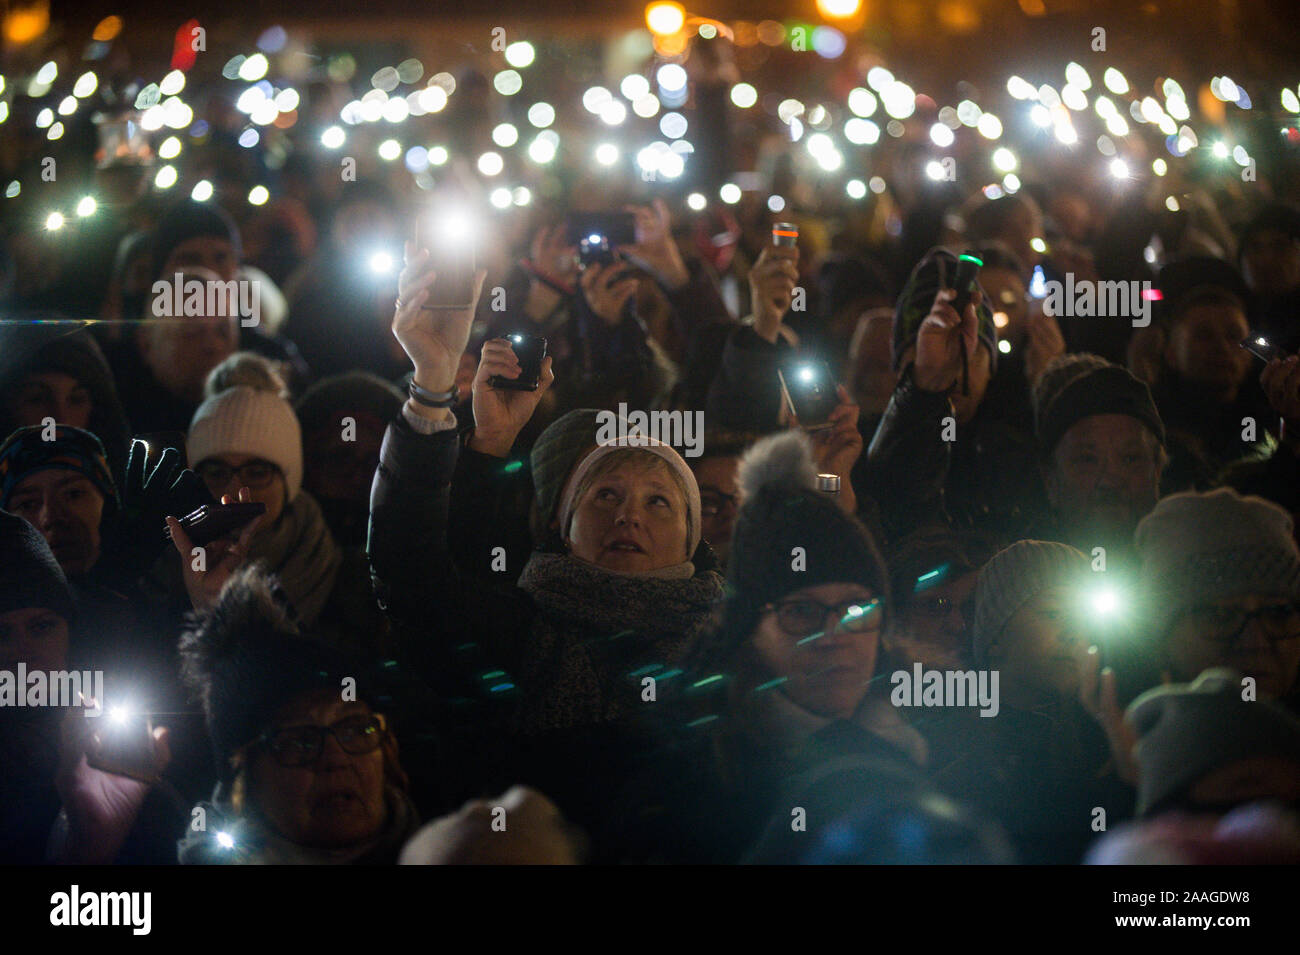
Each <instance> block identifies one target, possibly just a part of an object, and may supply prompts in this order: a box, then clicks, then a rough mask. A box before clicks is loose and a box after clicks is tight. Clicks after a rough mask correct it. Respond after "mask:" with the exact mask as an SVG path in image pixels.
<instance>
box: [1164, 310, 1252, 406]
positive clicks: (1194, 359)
mask: <svg viewBox="0 0 1300 955" xmlns="http://www.w3.org/2000/svg"><path fill="white" fill-rule="evenodd" d="M1248 334H1250V326H1249V325H1248V324H1247V323H1246V316H1245V315H1243V314H1242V313H1241V310H1240V309H1238V308H1235V307H1233V306H1231V305H1197V306H1194V307H1193V308H1189V309H1187V310H1186V311H1185V312H1183V314H1182V315H1180V316H1179V318H1178V320H1177V321H1176V322H1175V323H1174V327H1173V330H1172V332H1171V333H1170V336H1169V345H1168V346H1167V348H1166V350H1165V361H1166V362H1167V363H1168V364H1169V365H1170V366H1171V367H1172V368H1174V370H1175V371H1177V372H1178V373H1179V374H1180V375H1182V376H1183V377H1184V378H1186V379H1187V380H1188V381H1191V382H1194V383H1196V384H1201V385H1205V386H1206V387H1207V388H1210V389H1213V390H1214V391H1218V392H1227V391H1235V389H1236V388H1237V387H1238V386H1239V385H1240V384H1241V382H1242V380H1243V379H1244V378H1245V377H1246V374H1247V372H1249V371H1250V362H1251V356H1250V353H1249V352H1247V351H1246V350H1245V349H1244V348H1242V347H1241V342H1243V341H1244V340H1245V338H1246V336H1247V335H1248Z"/></svg>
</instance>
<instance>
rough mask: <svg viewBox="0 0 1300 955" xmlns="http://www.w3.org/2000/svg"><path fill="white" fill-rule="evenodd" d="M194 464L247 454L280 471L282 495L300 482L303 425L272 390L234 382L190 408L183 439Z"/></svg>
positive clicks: (293, 490)
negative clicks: (196, 407)
mask: <svg viewBox="0 0 1300 955" xmlns="http://www.w3.org/2000/svg"><path fill="white" fill-rule="evenodd" d="M187 445H188V447H187V450H188V452H189V458H190V461H191V462H193V463H194V464H198V463H199V462H200V461H203V460H204V459H206V458H210V457H214V456H216V455H222V454H241V455H242V454H246V455H252V456H253V457H256V458H262V459H263V460H265V461H270V462H271V463H272V464H274V465H276V466H277V467H279V468H280V470H281V471H283V472H284V483H285V485H286V487H287V488H288V496H287V500H288V501H292V500H293V499H294V498H295V497H297V496H298V489H299V488H301V487H302V429H301V428H300V427H299V426H298V416H297V415H295V414H294V413H293V406H292V405H290V404H289V402H288V401H287V400H285V399H284V398H281V397H280V396H279V395H278V394H276V393H275V392H273V391H263V390H260V389H257V388H252V387H250V386H248V385H237V386H236V387H234V388H230V389H228V390H226V391H223V392H221V393H220V394H216V395H213V396H212V397H210V398H209V399H208V400H207V401H205V402H203V404H201V405H199V410H198V411H196V412H194V420H193V421H191V422H190V434H189V440H188V441H187Z"/></svg>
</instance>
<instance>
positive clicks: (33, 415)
mask: <svg viewBox="0 0 1300 955" xmlns="http://www.w3.org/2000/svg"><path fill="white" fill-rule="evenodd" d="M93 410H94V405H93V403H92V401H91V398H90V391H89V390H88V389H87V388H86V387H85V386H84V385H82V383H81V382H79V381H77V379H75V378H73V377H72V376H71V375H65V374H63V372H61V371H41V372H36V373H35V374H31V375H28V376H27V377H26V378H25V379H23V383H22V385H21V386H20V387H19V388H18V390H17V391H16V392H15V394H14V395H13V397H12V398H11V399H10V404H9V414H10V416H11V417H12V419H13V422H14V427H16V428H26V427H30V426H31V425H37V424H41V423H42V422H43V421H44V420H45V419H46V418H53V419H54V420H55V421H56V422H57V423H58V424H66V425H71V426H72V427H74V428H86V429H89V427H90V414H91V412H92V411H93Z"/></svg>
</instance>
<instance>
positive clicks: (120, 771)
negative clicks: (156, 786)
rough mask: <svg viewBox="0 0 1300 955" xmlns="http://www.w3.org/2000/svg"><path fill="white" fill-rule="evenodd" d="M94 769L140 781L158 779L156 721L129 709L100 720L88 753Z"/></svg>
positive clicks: (87, 759) (111, 712)
mask: <svg viewBox="0 0 1300 955" xmlns="http://www.w3.org/2000/svg"><path fill="white" fill-rule="evenodd" d="M86 763H87V764H88V765H89V766H90V767H91V768H92V769H98V770H100V771H102V772H105V773H114V774H116V775H118V776H127V777H129V778H131V779H135V780H138V781H140V782H153V781H154V780H156V779H157V778H158V770H159V766H158V757H157V751H156V740H155V739H154V727H153V721H152V720H151V719H150V718H149V715H148V714H147V713H136V712H134V711H132V710H131V709H130V708H129V707H118V708H110V709H109V710H108V712H107V713H105V714H104V715H103V716H101V717H99V720H98V725H97V726H96V727H95V731H94V733H93V734H92V737H91V740H90V745H89V746H88V747H87V750H86Z"/></svg>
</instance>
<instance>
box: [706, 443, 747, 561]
mask: <svg viewBox="0 0 1300 955" xmlns="http://www.w3.org/2000/svg"><path fill="white" fill-rule="evenodd" d="M739 462H740V459H739V458H734V457H718V458H705V459H703V460H702V461H700V462H699V463H698V464H696V465H695V480H696V481H697V482H698V483H699V485H700V508H701V518H700V526H701V527H702V528H703V531H704V539H705V540H706V541H708V542H709V544H710V546H712V548H713V552H714V553H715V554H717V556H718V560H720V561H723V562H724V563H725V561H726V559H727V555H728V553H729V552H730V550H731V531H732V528H733V526H734V525H735V523H736V506H737V496H738V494H739V488H738V487H737V486H736V467H737V465H738V464H739Z"/></svg>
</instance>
